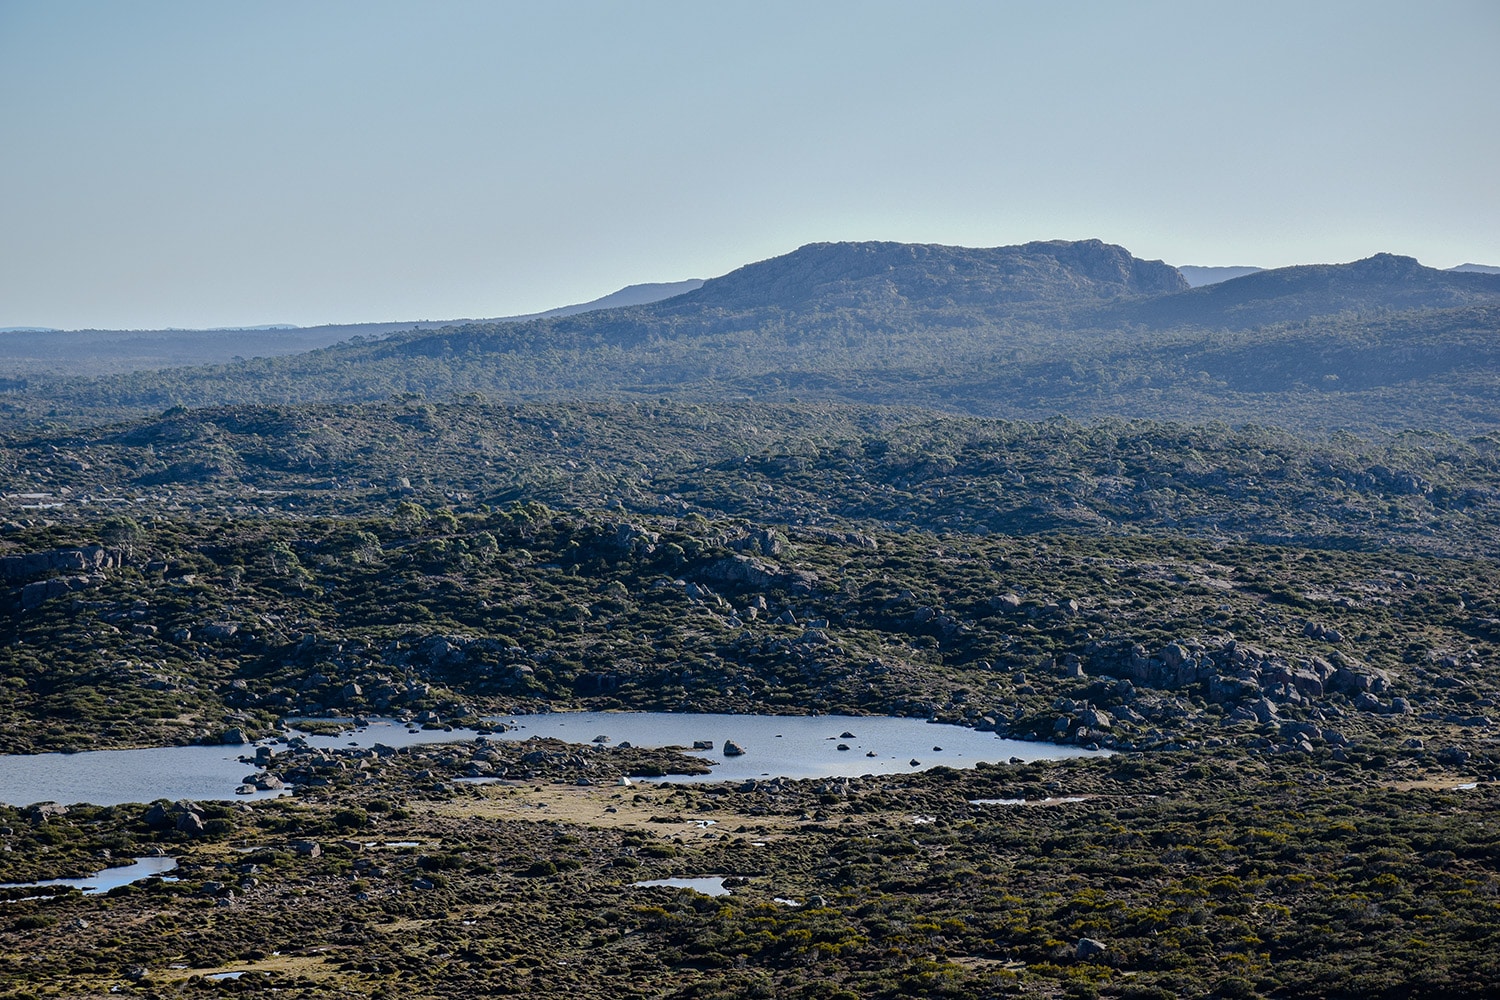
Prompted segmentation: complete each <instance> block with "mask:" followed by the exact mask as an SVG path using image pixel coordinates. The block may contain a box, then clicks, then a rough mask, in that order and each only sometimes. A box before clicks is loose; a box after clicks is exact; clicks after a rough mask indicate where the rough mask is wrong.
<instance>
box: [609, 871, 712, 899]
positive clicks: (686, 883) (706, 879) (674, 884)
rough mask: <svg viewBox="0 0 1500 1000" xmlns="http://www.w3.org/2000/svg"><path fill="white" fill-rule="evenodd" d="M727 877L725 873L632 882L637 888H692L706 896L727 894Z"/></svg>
mask: <svg viewBox="0 0 1500 1000" xmlns="http://www.w3.org/2000/svg"><path fill="white" fill-rule="evenodd" d="M726 877H727V876H724V875H701V876H697V877H694V878H653V879H649V880H647V881H645V882H632V883H631V885H632V886H633V887H635V888H637V889H649V888H651V887H653V886H666V887H667V888H670V889H691V890H693V891H694V892H701V893H702V894H703V895H705V896H727V895H729V890H728V889H726V888H724V879H725V878H726Z"/></svg>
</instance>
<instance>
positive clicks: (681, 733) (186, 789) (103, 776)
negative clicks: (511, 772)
mask: <svg viewBox="0 0 1500 1000" xmlns="http://www.w3.org/2000/svg"><path fill="white" fill-rule="evenodd" d="M496 721H497V722H504V723H505V724H506V725H507V726H510V727H512V728H511V729H509V731H507V732H504V733H494V734H492V735H490V736H489V737H488V738H489V739H492V740H505V741H514V740H527V739H530V738H531V737H533V736H543V737H554V738H557V739H561V740H566V741H568V742H570V743H579V744H585V745H590V746H603V747H607V746H614V745H618V744H620V743H627V742H628V743H631V744H633V745H635V746H642V747H663V746H679V747H683V748H691V747H692V746H693V745H694V743H704V744H711V747H709V748H706V749H702V750H689V751H688V752H691V753H693V754H695V755H697V756H700V757H701V758H702V759H704V760H705V761H707V762H709V763H710V764H712V765H713V772H712V773H711V774H706V775H692V776H686V775H673V776H669V777H667V778H665V779H661V780H666V781H672V782H679V783H687V782H702V781H744V780H746V779H752V778H754V779H760V778H775V777H786V778H835V777H858V776H860V775H866V774H909V773H912V772H914V771H921V770H926V769H928V768H931V767H937V766H939V765H942V766H947V767H953V768H969V767H973V766H974V765H975V764H977V763H979V762H980V761H991V762H1002V761H1007V760H1010V759H1011V758H1013V757H1014V758H1018V759H1020V760H1025V761H1031V760H1060V759H1063V758H1070V757H1086V756H1090V755H1091V752H1090V751H1087V750H1083V749H1080V748H1078V747H1071V746H1058V745H1055V744H1051V743H1027V742H1023V741H1020V740H1008V739H1001V738H999V737H997V736H995V735H994V734H992V733H981V732H977V731H975V730H973V729H966V728H963V727H961V726H947V725H935V724H932V723H928V722H925V721H923V720H920V719H905V718H891V717H887V716H840V715H717V714H707V713H700V714H688V713H673V712H553V713H547V714H541V715H521V716H514V717H510V718H506V719H500V720H496ZM476 735H478V734H477V733H475V732H474V731H473V730H468V729H452V730H443V729H413V728H411V727H409V726H407V725H405V724H403V723H400V722H395V721H392V720H389V719H374V720H371V721H370V724H369V725H368V726H364V727H362V728H359V729H351V730H348V731H346V732H343V733H339V734H337V735H328V736H307V737H305V738H306V740H307V742H308V743H309V744H310V745H312V746H315V747H325V748H327V747H340V746H362V747H370V746H374V745H375V744H377V743H383V744H386V745H387V746H393V747H402V746H413V745H418V744H429V743H441V742H454V741H459V740H472V739H473V738H474V737H475V736H476ZM601 736H602V737H604V738H605V740H604V741H603V742H596V739H597V738H598V737H601ZM726 741H732V742H733V743H735V744H737V745H738V746H739V747H741V748H743V751H744V752H743V753H742V754H738V755H733V754H730V755H726V754H725V753H724V746H725V742H726ZM254 752H255V748H254V747H253V746H190V747H155V748H151V749H145V750H96V751H89V752H86V753H72V754H63V753H49V754H27V755H8V756H7V755H0V803H5V804H8V805H29V804H31V803H34V802H61V803H65V804H73V803H80V802H88V803H92V804H95V805H118V804H120V803H125V802H151V801H154V800H156V799H171V800H177V799H194V800H214V799H220V800H228V799H234V800H251V801H253V800H254V799H257V798H264V797H270V796H275V795H277V794H284V793H279V792H260V793H257V794H255V795H236V794H235V789H236V788H238V787H239V785H240V783H241V782H242V781H243V779H244V778H245V777H246V776H247V775H249V774H252V773H253V772H254V771H255V766H254V765H253V764H249V763H247V762H245V761H244V760H241V759H240V758H241V757H246V756H251V755H253V754H254ZM1092 753H1099V751H1094V752H1092Z"/></svg>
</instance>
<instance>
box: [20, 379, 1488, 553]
mask: <svg viewBox="0 0 1500 1000" xmlns="http://www.w3.org/2000/svg"><path fill="white" fill-rule="evenodd" d="M0 475H3V476H4V478H5V480H6V482H7V483H8V484H9V488H10V491H11V492H12V494H13V495H12V497H11V498H9V499H7V500H4V501H0V505H3V506H0V513H4V514H5V515H6V516H9V517H11V518H13V519H14V518H22V519H24V518H26V517H28V516H29V515H27V514H26V513H25V510H24V508H25V507H26V506H27V505H28V504H30V505H35V504H36V503H37V502H38V501H36V500H28V499H26V498H24V497H18V496H17V495H19V494H48V495H50V496H51V497H52V500H50V501H47V502H57V503H61V504H62V506H60V507H58V508H56V509H55V510H54V511H52V512H49V514H48V516H49V517H74V516H77V517H88V516H92V515H91V513H90V512H91V511H101V510H102V511H108V510H110V509H112V506H111V505H112V504H117V503H118V501H107V500H103V499H94V500H90V499H87V498H108V497H120V496H139V495H141V494H152V495H156V496H158V497H159V498H163V499H162V500H161V501H157V502H173V503H179V504H181V503H187V504H191V505H194V506H196V507H198V508H199V509H205V510H215V511H222V512H231V511H234V510H240V511H245V512H254V511H256V510H261V511H265V512H269V511H273V510H279V511H282V512H288V511H305V512H321V513H329V514H333V513H344V514H348V513H355V512H360V511H372V510H374V511H378V510H386V509H388V508H389V506H390V504H392V503H393V502H395V501H396V500H399V499H403V498H409V499H416V500H418V501H421V502H423V503H425V504H428V505H450V506H454V507H455V508H456V509H459V510H464V509H476V508H477V507H478V505H481V504H489V505H504V504H508V503H511V502H515V501H529V500H539V501H541V502H545V503H549V504H554V505H558V506H561V507H605V506H611V505H614V506H618V507H619V508H620V509H623V510H627V511H637V512H642V513H653V514H671V515H675V514H681V513H686V512H690V511H696V512H699V513H703V514H705V515H706V516H709V517H720V516H726V515H729V516H735V517H744V518H748V519H750V520H753V521H757V522H774V523H787V524H797V523H802V524H835V523H857V524H864V525H873V526H879V527H881V528H883V529H886V530H904V529H906V528H911V527H919V528H925V529H929V530H938V531H964V532H971V533H976V534H983V533H990V532H1000V533H1007V534H1026V533H1034V532H1038V531H1053V530H1067V531H1075V532H1077V531H1081V532H1086V533H1096V534H1097V533H1103V534H1121V533H1127V534H1128V533H1133V532H1140V531H1155V532H1160V531H1174V532H1185V533H1188V534H1193V535H1197V536H1201V537H1207V538H1217V539H1226V540H1236V539H1240V540H1260V541H1268V542H1291V543H1295V544H1300V545H1317V546H1323V547H1359V548H1372V549H1374V548H1385V547H1390V546H1398V547H1405V548H1411V549H1417V550H1423V551H1430V552H1443V553H1452V554H1461V553H1470V554H1480V553H1489V554H1492V553H1494V552H1495V538H1496V537H1497V536H1496V530H1495V529H1496V524H1497V522H1500V438H1497V437H1496V435H1494V434H1490V435H1481V436H1477V437H1472V438H1468V439H1460V438H1457V437H1453V436H1450V435H1445V434H1439V433H1433V432H1421V431H1409V432H1404V433H1402V434H1399V435H1395V436H1391V437H1387V438H1384V439H1380V440H1375V441H1372V440H1366V439H1362V438H1359V437H1356V436H1354V435H1351V434H1348V433H1335V434H1331V435H1326V436H1324V437H1321V438H1318V439H1309V438H1303V437H1299V436H1297V435H1293V434H1291V433H1288V432H1285V431H1278V430H1275V429H1271V428H1265V427H1241V428H1238V429H1235V428H1230V427H1228V426H1226V425H1223V424H1207V425H1199V426H1188V425H1181V424H1172V423H1159V422H1154V421H1124V420H1102V421H1098V422H1093V423H1080V422H1076V421H1069V420H1064V419H1054V420H1048V421H1042V422H1018V421H1003V420H989V419H982V418H973V417H945V416H938V415H933V414H931V413H925V412H922V411H915V410H896V409H884V408H874V407H852V406H845V405H814V404H802V405H768V404H758V403H727V404H722V405H716V406H709V405H695V404H679V403H673V402H663V401H652V402H645V401H638V402H601V403H594V404H581V403H580V404H551V403H529V404H502V403H494V402H488V401H485V400H483V399H480V398H470V399H468V400H465V401H462V402H458V403H451V404H440V403H432V402H429V401H427V400H424V399H406V400H397V401H390V402H385V403H378V404H370V405H364V406H354V405H340V406H333V405H310V406H300V407H254V406H236V407H215V408H209V409H203V410H176V411H172V412H170V413H167V414H165V415H162V416H159V417H156V418H153V419H150V420H144V421H139V422H135V423H131V424H126V425H120V426H116V427H111V428H101V429H98V430H94V431H88V432H82V433H78V432H67V433H44V434H36V435H33V436H30V437H29V438H27V439H24V440H19V441H14V442H12V443H11V444H10V445H9V446H8V447H5V448H3V449H0ZM258 491H269V492H258ZM277 491H281V492H282V493H284V495H277Z"/></svg>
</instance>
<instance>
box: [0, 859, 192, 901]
mask: <svg viewBox="0 0 1500 1000" xmlns="http://www.w3.org/2000/svg"><path fill="white" fill-rule="evenodd" d="M176 867H177V859H176V858H165V857H163V858H136V859H135V860H134V861H133V862H131V863H130V864H128V865H121V866H120V867H119V868H105V869H104V870H103V871H99V872H95V873H94V874H93V875H90V876H88V877H87V878H49V879H44V880H43V881H41V882H6V883H4V884H3V885H0V889H79V890H81V891H82V892H83V894H84V895H85V896H98V895H100V894H102V893H106V892H108V891H109V890H111V889H114V888H116V887H117V886H122V885H129V884H130V883H132V882H139V881H140V880H141V879H143V878H150V877H151V876H153V875H165V874H166V873H167V872H169V871H172V870H173V869H175V868H176ZM48 895H53V894H52V893H46V892H43V893H38V896H48Z"/></svg>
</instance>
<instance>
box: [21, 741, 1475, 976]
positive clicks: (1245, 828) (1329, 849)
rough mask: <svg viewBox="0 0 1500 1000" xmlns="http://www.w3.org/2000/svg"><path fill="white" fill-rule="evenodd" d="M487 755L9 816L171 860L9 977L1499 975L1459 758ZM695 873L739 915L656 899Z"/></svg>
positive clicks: (49, 849)
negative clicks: (1388, 762)
mask: <svg viewBox="0 0 1500 1000" xmlns="http://www.w3.org/2000/svg"><path fill="white" fill-rule="evenodd" d="M1320 755H1321V756H1320ZM559 759H560V760H561V758H559ZM466 760H467V754H466V753H453V752H451V748H443V747H430V748H424V749H420V750H417V751H414V752H412V753H410V754H402V755H396V756H393V757H391V758H389V759H387V760H385V761H381V762H378V763H376V764H375V765H372V766H370V767H367V768H366V769H365V770H362V771H351V772H350V776H349V777H348V778H347V779H344V780H340V781H336V782H334V783H332V784H330V785H329V786H327V787H324V788H321V789H316V790H313V791H311V792H309V793H307V794H304V795H301V796H298V797H296V798H293V799H283V800H273V801H267V802H257V803H255V804H254V806H253V807H252V806H246V805H244V804H238V803H204V804H201V805H199V806H198V807H197V812H198V814H199V815H200V816H201V818H202V821H203V822H202V826H203V829H202V832H194V833H186V832H178V830H177V829H176V828H175V826H168V827H159V828H156V829H153V828H151V827H150V826H148V825H147V824H146V823H145V822H144V820H143V816H144V814H145V812H146V810H145V809H144V807H140V806H121V807H117V808H112V809H96V808H89V807H75V808H74V809H72V810H69V811H68V812H67V813H66V814H64V815H52V816H48V817H45V818H43V817H41V816H39V815H35V814H34V813H28V811H26V810H17V809H6V810H4V812H5V813H6V815H5V817H4V821H5V823H6V824H7V826H8V828H9V830H10V832H9V833H7V834H5V835H4V839H5V843H6V845H7V846H9V847H10V848H11V850H10V851H9V852H6V853H5V854H4V858H5V859H6V860H5V864H6V865H7V868H6V871H7V872H14V873H16V875H17V877H22V875H26V876H29V875H31V874H36V870H35V869H36V860H37V859H41V858H47V857H49V856H50V857H52V858H53V859H54V862H53V863H52V864H51V866H50V867H51V870H54V871H61V870H68V871H77V872H83V871H88V870H91V869H93V868H97V867H98V866H99V865H100V864H102V863H104V862H102V861H99V860H97V859H96V858H95V855H96V853H97V852H98V851H100V850H105V849H109V850H111V851H112V852H113V853H114V855H115V856H116V857H126V856H131V855H133V854H140V853H146V852H148V851H150V850H152V849H153V848H160V849H162V850H165V851H167V852H169V853H171V854H173V855H175V856H177V857H178V858H179V860H180V867H179V869H178V871H177V872H176V875H177V876H178V880H177V881H175V882H170V881H162V880H156V879H153V880H148V881H146V882H143V883H139V884H137V885H134V886H129V887H125V888H122V889H117V890H115V891H113V892H111V893H110V894H108V895H105V896H82V895H79V894H77V893H72V894H69V895H67V896H63V897H60V898H56V899H52V900H30V901H18V902H8V903H5V904H4V910H3V912H0V928H3V929H0V989H3V990H4V991H5V995H11V996H26V995H33V996H66V997H91V996H101V997H102V996H119V995H127V996H160V997H176V996H197V995H204V994H207V995H214V994H218V993H241V992H248V993H256V992H261V991H265V990H269V989H279V990H281V991H283V993H284V994H285V993H287V992H290V993H293V994H295V995H301V996H319V997H363V996H397V995H400V996H405V997H434V998H435V997H455V996H458V997H462V996H495V995H511V994H513V995H532V996H538V995H540V996H558V995H565V994H566V995H573V996H577V997H605V996H617V997H655V996H680V997H701V996H726V997H727V996H757V995H760V996H808V997H836V996H845V997H848V996H889V997H896V996H911V995H918V994H919V995H925V996H954V997H969V996H973V997H981V996H994V995H1022V996H1092V995H1102V996H1118V997H1150V996H1158V997H1161V996H1168V995H1171V996H1209V995H1213V996H1224V995H1244V996H1251V995H1265V996H1287V997H1298V996H1308V997H1311V996H1354V995H1356V994H1363V995H1374V996H1384V995H1389V996H1396V995H1400V994H1401V993H1403V992H1404V991H1409V990H1410V989H1411V988H1413V987H1414V985H1415V984H1420V986H1421V989H1422V991H1423V993H1424V995H1432V996H1442V995H1451V996H1463V995H1476V994H1477V993H1479V992H1482V991H1483V989H1485V988H1486V984H1488V983H1491V982H1493V981H1495V979H1496V976H1497V974H1500V968H1497V965H1496V962H1497V960H1496V959H1495V957H1494V956H1495V955H1496V954H1497V952H1496V949H1495V948H1494V944H1495V943H1496V942H1495V940H1494V939H1495V938H1496V936H1497V935H1500V931H1497V929H1496V928H1497V927H1500V920H1497V910H1500V873H1497V859H1500V832H1497V830H1496V829H1495V827H1494V824H1493V822H1492V817H1493V815H1494V810H1495V808H1496V806H1497V801H1496V800H1497V795H1496V786H1495V784H1494V782H1492V781H1485V780H1478V779H1479V777H1480V776H1479V775H1476V774H1473V773H1466V772H1464V771H1462V770H1456V771H1445V770H1435V769H1429V770H1424V771H1423V772H1422V773H1420V774H1412V775H1410V776H1408V777H1407V778H1406V779H1405V780H1403V781H1402V782H1401V783H1400V785H1399V786H1397V787H1393V784H1392V782H1390V781H1387V780H1385V779H1383V778H1379V777H1375V776H1371V775H1369V774H1367V773H1366V772H1365V771H1364V770H1363V769H1359V768H1352V769H1351V768H1347V767H1343V766H1340V765H1339V762H1337V761H1333V760H1332V759H1331V757H1329V756H1327V755H1326V754H1325V753H1323V752H1322V751H1320V752H1319V754H1315V755H1312V756H1306V755H1304V756H1299V757H1290V756H1275V757H1266V758H1263V759H1258V760H1231V759H1228V757H1227V756H1225V757H1215V756H1213V755H1211V754H1207V753H1204V752H1202V751H1179V752H1164V753H1159V754H1151V755H1119V756H1116V757H1114V758H1110V759H1103V760H1088V761H1069V762H1057V763H1033V764H1026V765H1015V766H1013V765H1006V764H994V765H983V766H981V767H980V768H979V769H976V770H972V771H953V770H949V769H943V768H939V769H935V770H933V771H929V772H923V773H920V774H912V775H905V776H899V777H896V776H893V777H880V778H862V779H852V780H849V781H847V782H845V781H839V780H804V781H772V782H764V781H762V782H757V783H756V784H755V786H754V787H750V786H749V785H748V784H747V785H738V784H736V785H724V784H704V785H697V784H695V785H673V784H670V783H663V784H650V783H636V784H633V785H631V786H628V787H627V786H619V785H613V784H604V783H599V784H594V785H578V784H576V781H577V776H575V775H573V774H570V773H569V772H568V770H567V768H566V766H564V764H565V762H562V763H558V764H557V765H556V766H554V767H552V768H551V769H550V770H549V772H548V774H547V775H546V776H539V777H537V778H534V779H531V780H524V781H522V780H506V781H499V782H494V783H490V784H484V785H467V784H458V783H454V781H453V780H452V779H453V778H454V777H455V776H457V775H459V774H461V773H462V771H463V766H464V764H465V763H466ZM580 774H581V772H580ZM419 775H420V777H418V776H419ZM1469 783H1474V784H1475V787H1473V788H1467V789H1462V790H1455V789H1457V787H1458V786H1460V785H1465V784H1469ZM975 799H1026V800H1028V801H1029V802H1030V803H1031V804H1029V805H1025V806H1006V805H972V804H971V800H975ZM1074 799H1081V800H1082V801H1072V800H1074ZM184 808H185V807H184ZM310 845H317V849H316V850H312V849H311V846H310ZM22 859H31V861H30V862H23V861H22ZM18 862H19V863H18ZM23 870H24V871H23ZM697 875H717V876H727V877H729V879H730V881H729V887H730V889H731V892H730V894H729V895H727V896H723V897H716V898H710V897H708V896H704V895H700V894H697V893H694V892H691V891H685V890H674V889H667V888H635V887H633V886H632V883H634V882H637V881H642V880H647V879H655V878H665V877H672V876H697ZM792 904H797V905H792ZM1085 939H1087V940H1088V941H1089V942H1091V943H1086V944H1084V945H1083V946H1082V947H1081V948H1080V941H1083V940H1085ZM1092 942H1097V944H1098V945H1101V946H1102V947H1103V950H1102V951H1099V952H1098V953H1097V954H1094V955H1088V952H1089V951H1090V949H1091V948H1093V947H1094V945H1093V944H1092ZM1085 956H1086V957H1085ZM226 972H229V973H233V972H238V973H241V975H240V977H239V978H237V979H231V980H213V979H210V978H208V977H209V976H211V975H216V974H220V973H226Z"/></svg>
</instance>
